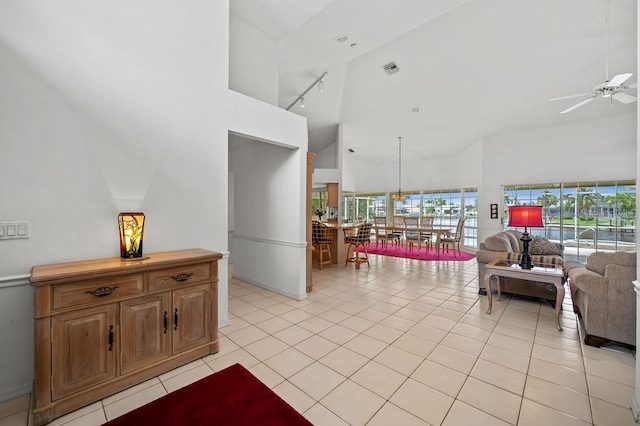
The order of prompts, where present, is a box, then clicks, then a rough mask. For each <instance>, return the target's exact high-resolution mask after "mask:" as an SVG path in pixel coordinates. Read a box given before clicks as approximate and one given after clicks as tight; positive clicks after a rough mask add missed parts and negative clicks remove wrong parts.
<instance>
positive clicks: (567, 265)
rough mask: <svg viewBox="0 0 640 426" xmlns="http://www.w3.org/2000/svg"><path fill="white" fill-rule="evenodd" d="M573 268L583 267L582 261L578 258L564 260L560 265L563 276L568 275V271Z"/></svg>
mask: <svg viewBox="0 0 640 426" xmlns="http://www.w3.org/2000/svg"><path fill="white" fill-rule="evenodd" d="M575 268H584V263H582V262H580V261H578V260H566V261H565V262H564V263H563V265H562V271H563V272H564V276H565V277H568V276H569V271H570V270H572V269H575Z"/></svg>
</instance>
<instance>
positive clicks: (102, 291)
mask: <svg viewBox="0 0 640 426" xmlns="http://www.w3.org/2000/svg"><path fill="white" fill-rule="evenodd" d="M116 288H118V286H117V285H116V286H113V287H99V288H96V289H95V290H87V291H85V293H87V294H90V295H92V296H95V297H104V296H108V295H110V294H111V293H113V292H114V291H116Z"/></svg>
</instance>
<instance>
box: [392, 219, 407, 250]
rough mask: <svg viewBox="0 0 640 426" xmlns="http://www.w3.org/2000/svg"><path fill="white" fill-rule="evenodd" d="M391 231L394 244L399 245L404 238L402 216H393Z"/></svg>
mask: <svg viewBox="0 0 640 426" xmlns="http://www.w3.org/2000/svg"><path fill="white" fill-rule="evenodd" d="M391 233H392V234H393V236H394V239H395V241H396V245H397V246H398V247H401V246H402V241H403V240H404V216H393V231H391Z"/></svg>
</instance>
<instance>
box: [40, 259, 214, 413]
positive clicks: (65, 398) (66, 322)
mask: <svg viewBox="0 0 640 426" xmlns="http://www.w3.org/2000/svg"><path fill="white" fill-rule="evenodd" d="M221 257H222V255H221V254H219V253H215V252H211V251H207V250H201V249H194V250H182V251H175V252H167V253H156V254H152V255H149V258H148V259H146V260H143V261H136V262H129V261H127V262H124V261H121V260H120V259H119V258H110V259H99V260H92V261H83V262H72V263H63V264H56V265H43V266H35V267H33V269H32V271H31V282H32V284H33V286H34V291H35V378H34V401H35V402H34V410H33V414H34V423H35V425H36V426H38V425H42V424H45V423H47V422H50V421H51V420H52V419H54V418H56V417H59V416H61V415H63V414H66V413H68V412H70V411H73V410H75V409H77V408H80V407H82V406H84V405H87V404H89V403H92V402H94V401H97V400H100V399H102V398H104V397H106V396H108V395H110V394H113V393H115V392H117V391H119V390H122V389H125V388H127V387H130V386H132V385H134V384H136V383H140V382H142V381H144V380H147V379H150V378H152V377H155V376H157V375H159V374H161V373H164V372H166V371H168V370H170V369H173V368H175V367H178V366H180V365H183V364H186V363H188V362H190V361H193V360H195V359H198V358H201V357H203V356H205V355H207V354H210V353H215V352H217V351H218V345H219V344H218V321H217V320H218V312H217V305H218V286H217V284H218V263H217V262H218V260H219V259H220V258H221Z"/></svg>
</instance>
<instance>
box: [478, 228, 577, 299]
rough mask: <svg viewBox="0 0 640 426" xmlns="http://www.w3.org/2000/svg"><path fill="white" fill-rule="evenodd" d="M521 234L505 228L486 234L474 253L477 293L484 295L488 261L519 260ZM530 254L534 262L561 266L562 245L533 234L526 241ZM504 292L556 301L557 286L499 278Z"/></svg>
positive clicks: (521, 247)
mask: <svg viewBox="0 0 640 426" xmlns="http://www.w3.org/2000/svg"><path fill="white" fill-rule="evenodd" d="M521 237H522V233H521V232H519V231H516V230H511V229H510V230H506V231H502V232H498V233H496V234H493V235H490V236H489V237H487V238H486V239H485V240H484V242H482V243H480V247H479V249H478V251H477V252H476V259H477V263H478V279H479V293H480V294H486V291H485V288H484V278H485V273H486V271H487V264H488V263H490V262H491V261H493V260H496V259H510V260H514V261H516V262H517V261H519V257H520V254H521V253H522V251H523V244H522V241H520V238H521ZM529 253H530V254H531V260H532V262H533V264H534V265H535V264H541V263H544V264H551V265H556V266H558V267H561V266H562V264H563V262H562V256H563V253H564V246H563V245H562V244H560V243H554V242H552V241H549V240H548V239H546V238H543V237H537V236H532V237H531V241H530V243H529ZM499 279H500V286H501V290H502V292H503V293H513V294H518V295H524V296H530V297H536V298H541V299H546V300H549V301H550V302H551V303H552V304H555V300H556V294H557V292H556V287H555V285H553V284H548V283H538V282H531V281H524V280H519V279H515V278H505V277H500V278H499Z"/></svg>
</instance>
